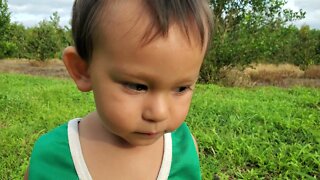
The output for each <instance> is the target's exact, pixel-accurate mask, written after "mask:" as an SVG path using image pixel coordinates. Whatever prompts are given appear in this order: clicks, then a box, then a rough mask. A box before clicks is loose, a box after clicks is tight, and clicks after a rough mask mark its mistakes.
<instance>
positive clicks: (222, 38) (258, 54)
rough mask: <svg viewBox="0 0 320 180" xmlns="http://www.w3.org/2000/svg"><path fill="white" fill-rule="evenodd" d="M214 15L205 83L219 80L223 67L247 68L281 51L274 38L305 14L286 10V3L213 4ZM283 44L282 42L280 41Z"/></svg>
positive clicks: (229, 0)
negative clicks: (245, 66)
mask: <svg viewBox="0 0 320 180" xmlns="http://www.w3.org/2000/svg"><path fill="white" fill-rule="evenodd" d="M210 4H211V8H212V11H213V14H214V32H213V40H212V46H211V49H210V50H209V52H208V55H207V57H206V61H205V63H204V66H203V67H202V69H201V75H200V76H201V77H200V78H201V80H202V81H204V82H211V81H215V80H217V79H219V76H218V74H219V70H220V69H221V68H222V67H232V66H235V65H247V64H249V63H251V62H253V61H254V60H258V59H267V58H269V57H272V56H273V55H274V52H276V51H278V50H279V48H280V46H279V45H276V46H274V45H275V44H274V40H275V39H273V38H272V37H276V36H277V33H278V32H279V30H281V29H282V28H284V27H285V26H286V24H287V23H288V22H290V21H293V20H297V19H301V18H304V15H305V12H303V11H302V10H300V11H299V12H293V11H292V10H289V9H284V8H283V6H284V5H285V4H286V2H285V1H284V0H237V1H234V0H210ZM277 42H278V43H281V41H277Z"/></svg>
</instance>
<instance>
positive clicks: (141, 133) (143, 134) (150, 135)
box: [136, 132, 161, 137]
mask: <svg viewBox="0 0 320 180" xmlns="http://www.w3.org/2000/svg"><path fill="white" fill-rule="evenodd" d="M136 134H139V135H142V136H146V137H156V136H158V135H160V134H161V133H160V132H136Z"/></svg>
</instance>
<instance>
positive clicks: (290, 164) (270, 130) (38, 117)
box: [0, 74, 320, 179]
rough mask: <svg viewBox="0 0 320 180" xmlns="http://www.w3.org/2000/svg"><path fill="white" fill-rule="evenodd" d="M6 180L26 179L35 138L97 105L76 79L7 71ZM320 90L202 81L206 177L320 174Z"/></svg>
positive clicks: (1, 163)
mask: <svg viewBox="0 0 320 180" xmlns="http://www.w3.org/2000/svg"><path fill="white" fill-rule="evenodd" d="M0 86H1V88H0V109H1V111H0V147H1V148H0V157H1V159H0V179H21V177H22V176H23V173H24V171H25V169H26V167H27V165H28V161H29V155H30V153H31V150H32V147H33V144H34V142H35V140H36V139H37V138H38V137H39V136H40V135H41V134H43V133H45V132H47V131H48V130H50V129H52V128H54V127H56V126H57V125H59V124H62V123H64V122H66V121H68V120H69V119H72V118H74V117H81V116H84V115H85V114H87V113H88V112H90V111H92V110H93V109H94V102H93V98H92V94H91V93H80V92H78V90H77V89H76V87H75V85H73V83H72V82H71V81H70V80H59V79H52V78H40V77H31V76H24V75H12V74H11V75H9V74H0ZM319 117H320V90H319V89H315V88H300V87H296V88H290V89H281V88H275V87H263V88H262V87H261V88H250V89H245V88H225V87H219V86H215V85H199V86H198V87H197V89H196V91H195V95H194V99H193V102H192V105H191V109H190V113H189V115H188V118H187V123H188V124H189V126H190V128H191V130H192V132H193V134H194V136H195V137H196V138H197V141H198V144H199V149H200V161H201V169H202V173H203V178H204V179H212V177H213V176H214V177H216V178H217V177H219V178H221V179H284V178H285V179H305V178H306V179H319V178H320V130H319V124H320V118H319Z"/></svg>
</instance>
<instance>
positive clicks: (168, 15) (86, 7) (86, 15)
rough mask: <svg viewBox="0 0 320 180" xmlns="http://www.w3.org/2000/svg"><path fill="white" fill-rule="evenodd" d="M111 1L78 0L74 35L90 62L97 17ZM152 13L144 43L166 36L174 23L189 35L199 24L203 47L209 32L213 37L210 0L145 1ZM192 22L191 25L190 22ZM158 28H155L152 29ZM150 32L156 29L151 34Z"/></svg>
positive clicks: (73, 24) (77, 47) (79, 48)
mask: <svg viewBox="0 0 320 180" xmlns="http://www.w3.org/2000/svg"><path fill="white" fill-rule="evenodd" d="M107 2H108V0H75V2H74V4H73V12H72V36H73V40H74V44H75V47H76V49H77V51H78V53H79V55H80V56H81V58H82V59H84V60H86V61H88V62H89V60H90V59H91V56H92V52H93V48H94V33H95V31H96V29H97V26H98V23H99V21H98V20H97V19H98V16H99V14H101V12H102V9H103V8H105V4H106V3H107ZM143 2H144V3H145V5H146V7H147V8H148V10H149V12H150V14H151V19H152V21H151V24H150V26H149V28H148V29H147V30H146V33H145V35H144V37H143V41H144V43H149V42H151V41H152V40H153V39H154V38H156V37H158V36H162V37H165V36H167V35H168V30H169V27H170V25H171V24H172V22H176V23H178V24H179V25H180V27H181V28H183V29H184V31H185V32H186V35H187V37H188V39H190V38H189V34H190V32H189V29H190V28H191V26H193V24H195V25H196V27H197V30H198V32H197V33H198V34H199V38H200V42H201V44H202V47H203V46H205V45H206V44H205V42H204V41H205V37H206V33H207V34H208V42H207V43H209V41H210V39H211V31H212V26H213V24H212V15H211V9H210V8H209V4H208V2H207V0H144V1H143ZM191 24H192V25H191ZM154 28H155V31H151V30H153V29H154ZM151 32H154V33H153V34H151Z"/></svg>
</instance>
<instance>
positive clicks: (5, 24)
mask: <svg viewBox="0 0 320 180" xmlns="http://www.w3.org/2000/svg"><path fill="white" fill-rule="evenodd" d="M9 27H10V12H9V9H8V2H7V0H0V58H3V57H5V56H6V55H7V54H10V51H11V48H12V43H10V42H7V40H8V32H9Z"/></svg>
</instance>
